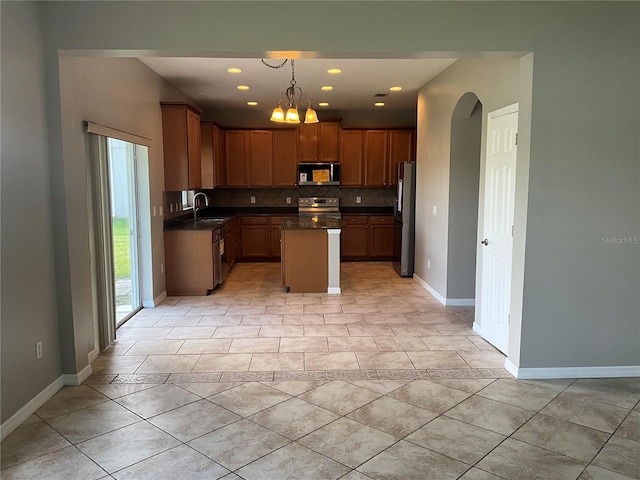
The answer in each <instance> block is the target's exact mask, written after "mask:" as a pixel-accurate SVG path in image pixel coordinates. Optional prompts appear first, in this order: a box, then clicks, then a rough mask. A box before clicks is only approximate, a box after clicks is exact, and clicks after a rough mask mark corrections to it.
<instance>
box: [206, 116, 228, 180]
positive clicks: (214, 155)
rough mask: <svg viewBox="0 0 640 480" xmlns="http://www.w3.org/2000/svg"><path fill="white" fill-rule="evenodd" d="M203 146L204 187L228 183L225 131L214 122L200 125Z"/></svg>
mask: <svg viewBox="0 0 640 480" xmlns="http://www.w3.org/2000/svg"><path fill="white" fill-rule="evenodd" d="M200 139H201V142H202V148H201V152H200V162H201V171H202V188H217V187H224V186H225V185H226V178H225V177H226V173H225V170H226V169H225V164H224V163H225V162H224V131H223V130H222V129H221V128H220V127H218V126H217V125H215V124H214V123H202V124H201V125H200Z"/></svg>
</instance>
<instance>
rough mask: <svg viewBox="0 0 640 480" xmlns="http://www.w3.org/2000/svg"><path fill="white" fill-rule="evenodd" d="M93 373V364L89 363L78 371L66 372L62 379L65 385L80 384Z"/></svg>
mask: <svg viewBox="0 0 640 480" xmlns="http://www.w3.org/2000/svg"><path fill="white" fill-rule="evenodd" d="M92 373H93V370H92V369H91V364H89V365H87V366H86V367H84V368H83V369H82V370H80V371H79V372H78V373H65V374H64V375H62V381H63V383H64V385H80V384H81V383H82V382H84V381H85V380H86V379H87V378H89V377H90V376H91V374H92Z"/></svg>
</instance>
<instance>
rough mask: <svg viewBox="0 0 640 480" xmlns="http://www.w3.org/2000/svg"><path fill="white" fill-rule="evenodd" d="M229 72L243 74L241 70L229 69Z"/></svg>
mask: <svg viewBox="0 0 640 480" xmlns="http://www.w3.org/2000/svg"><path fill="white" fill-rule="evenodd" d="M227 72H229V73H240V72H242V70H240V69H239V68H235V67H231V68H227Z"/></svg>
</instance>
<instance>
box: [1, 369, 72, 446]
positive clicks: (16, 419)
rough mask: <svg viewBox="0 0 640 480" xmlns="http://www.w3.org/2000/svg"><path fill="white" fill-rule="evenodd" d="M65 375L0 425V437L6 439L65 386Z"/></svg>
mask: <svg viewBox="0 0 640 480" xmlns="http://www.w3.org/2000/svg"><path fill="white" fill-rule="evenodd" d="M63 377H64V375H60V376H59V377H58V378H56V379H55V380H54V381H53V382H51V384H50V385H49V386H47V387H46V388H45V389H44V390H42V391H41V392H40V393H39V394H38V395H36V396H35V397H33V398H32V399H31V400H30V401H29V402H28V403H27V404H26V405H25V406H24V407H22V408H21V409H20V410H18V411H17V412H16V413H14V414H13V415H12V416H11V417H10V418H8V419H7V421H6V422H4V423H3V424H2V425H0V439H2V440H4V439H5V438H6V437H7V436H8V435H9V434H10V433H11V432H13V431H14V430H15V429H16V428H18V427H19V426H20V425H21V424H22V422H24V421H25V420H26V419H27V418H29V417H30V416H31V415H32V414H33V413H34V412H35V411H36V410H38V409H39V408H40V407H41V406H42V405H44V404H45V403H46V402H47V400H49V399H50V398H51V397H53V396H54V395H55V394H56V393H57V392H58V390H60V389H61V388H62V387H64V379H63Z"/></svg>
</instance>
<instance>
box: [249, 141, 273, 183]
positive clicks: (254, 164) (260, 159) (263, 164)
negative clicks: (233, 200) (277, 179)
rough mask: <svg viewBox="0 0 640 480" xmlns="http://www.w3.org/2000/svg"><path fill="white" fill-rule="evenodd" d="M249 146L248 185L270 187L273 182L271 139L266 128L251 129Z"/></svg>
mask: <svg viewBox="0 0 640 480" xmlns="http://www.w3.org/2000/svg"><path fill="white" fill-rule="evenodd" d="M250 139H251V146H250V148H249V182H248V183H249V185H250V186H252V187H270V186H271V185H272V184H273V140H272V136H271V132H270V131H268V130H252V131H251V133H250Z"/></svg>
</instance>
